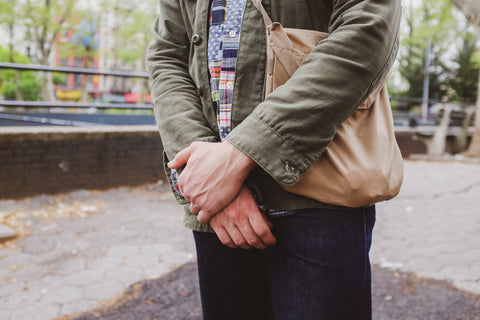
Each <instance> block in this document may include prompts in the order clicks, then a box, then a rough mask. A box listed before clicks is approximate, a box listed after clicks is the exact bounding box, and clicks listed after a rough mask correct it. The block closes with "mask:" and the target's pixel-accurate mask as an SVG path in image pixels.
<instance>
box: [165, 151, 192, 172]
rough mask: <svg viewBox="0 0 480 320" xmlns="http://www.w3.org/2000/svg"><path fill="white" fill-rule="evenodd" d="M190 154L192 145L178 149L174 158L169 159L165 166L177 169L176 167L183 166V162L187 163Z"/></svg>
mask: <svg viewBox="0 0 480 320" xmlns="http://www.w3.org/2000/svg"><path fill="white" fill-rule="evenodd" d="M191 154H192V147H191V146H190V147H187V148H185V149H183V150H182V151H180V152H179V153H177V155H176V156H175V158H173V160H172V161H170V162H169V163H168V164H167V166H168V167H169V168H170V169H177V168H180V167H181V166H183V165H184V164H186V163H187V161H188V159H189V158H190V156H191Z"/></svg>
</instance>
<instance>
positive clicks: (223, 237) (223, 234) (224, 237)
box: [214, 227, 238, 249]
mask: <svg viewBox="0 0 480 320" xmlns="http://www.w3.org/2000/svg"><path fill="white" fill-rule="evenodd" d="M214 230H215V233H216V234H217V237H218V239H219V240H220V242H221V243H223V244H224V245H226V246H227V247H230V248H232V249H235V248H238V247H237V246H236V245H235V242H233V240H232V238H231V237H230V236H229V235H228V233H227V231H226V230H225V228H223V227H222V228H214Z"/></svg>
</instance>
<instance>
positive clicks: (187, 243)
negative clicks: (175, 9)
mask: <svg viewBox="0 0 480 320" xmlns="http://www.w3.org/2000/svg"><path fill="white" fill-rule="evenodd" d="M172 1H173V0H172ZM174 1H176V0H174ZM402 3H403V17H402V24H401V28H400V34H401V42H400V50H399V54H398V57H397V60H396V62H395V64H394V67H393V70H392V74H391V76H390V78H389V80H388V87H389V92H390V98H391V104H392V110H393V115H394V122H395V134H396V138H397V141H398V143H399V146H400V149H401V151H402V155H403V157H404V158H405V180H404V185H403V187H402V191H401V193H400V194H399V196H398V197H397V198H395V199H394V200H391V201H389V202H386V203H380V204H378V206H377V210H378V214H377V224H376V228H375V230H374V245H373V247H372V252H371V260H372V264H373V307H374V319H408V320H414V319H422V320H423V319H435V320H438V319H440V320H441V319H448V320H451V319H472V320H475V319H476V320H478V319H480V278H479V270H480V251H479V246H478V244H479V243H480V215H479V213H480V209H479V208H480V202H479V200H478V194H480V165H479V164H480V116H478V115H479V114H480V100H479V81H480V3H479V2H478V0H403V1H402ZM157 14H158V8H157V1H155V0H142V1H136V2H133V1H126V0H98V1H93V0H83V1H75V0H0V320H4V319H5V320H17V319H22V320H23V319H35V320H42V319H46V320H51V319H63V320H67V319H77V320H86V319H104V320H108V319H115V320H127V319H141V320H143V319H201V308H200V301H199V297H198V288H197V286H196V283H197V279H196V270H195V263H194V260H195V250H194V246H193V241H192V238H191V234H190V233H189V231H187V230H186V229H184V228H183V227H182V214H183V209H182V208H181V207H179V206H178V205H176V202H175V200H174V199H173V196H172V194H171V190H170V188H169V186H168V185H167V184H166V183H165V174H164V171H163V168H162V162H163V155H162V150H163V147H162V144H161V140H160V137H159V134H158V131H157V128H156V126H155V120H154V117H153V112H152V106H151V101H152V99H151V95H150V92H149V86H148V75H147V73H146V70H145V53H146V49H147V46H148V44H149V43H150V41H151V31H150V29H151V24H152V22H153V20H154V18H155V16H156V15H157Z"/></svg>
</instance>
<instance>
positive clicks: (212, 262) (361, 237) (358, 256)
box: [194, 206, 375, 320]
mask: <svg viewBox="0 0 480 320" xmlns="http://www.w3.org/2000/svg"><path fill="white" fill-rule="evenodd" d="M269 219H270V221H272V223H273V225H274V227H273V229H272V230H273V232H274V235H275V237H276V238H277V245H276V246H273V247H269V248H267V249H265V250H256V249H251V250H243V249H231V248H229V247H226V246H224V245H222V244H221V242H220V241H219V240H218V238H217V237H216V235H215V234H209V233H202V232H194V236H195V242H196V246H197V256H198V272H199V279H200V292H201V297H202V307H203V312H204V319H207V320H217V319H219V320H235V319H239V320H256V319H259V320H260V319H261V320H266V319H275V320H283V319H289V320H294V319H295V320H309V319H332V320H350V319H352V320H353V319H354V320H364V319H365V320H366V319H371V314H372V312H371V276H370V261H369V257H368V253H369V250H370V245H371V240H372V229H373V226H374V224H375V207H374V206H372V207H370V208H362V209H345V210H324V209H311V210H302V211H300V212H297V213H295V214H292V215H289V216H283V217H270V218H269Z"/></svg>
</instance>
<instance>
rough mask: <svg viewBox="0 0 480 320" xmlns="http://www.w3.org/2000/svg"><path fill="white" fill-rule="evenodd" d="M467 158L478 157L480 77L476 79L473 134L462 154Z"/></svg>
mask: <svg viewBox="0 0 480 320" xmlns="http://www.w3.org/2000/svg"><path fill="white" fill-rule="evenodd" d="M464 155H466V156H467V157H480V77H479V78H478V93H477V107H476V110H475V133H474V134H473V137H472V141H471V142H470V147H468V150H467V151H466V152H465V153H464Z"/></svg>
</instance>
